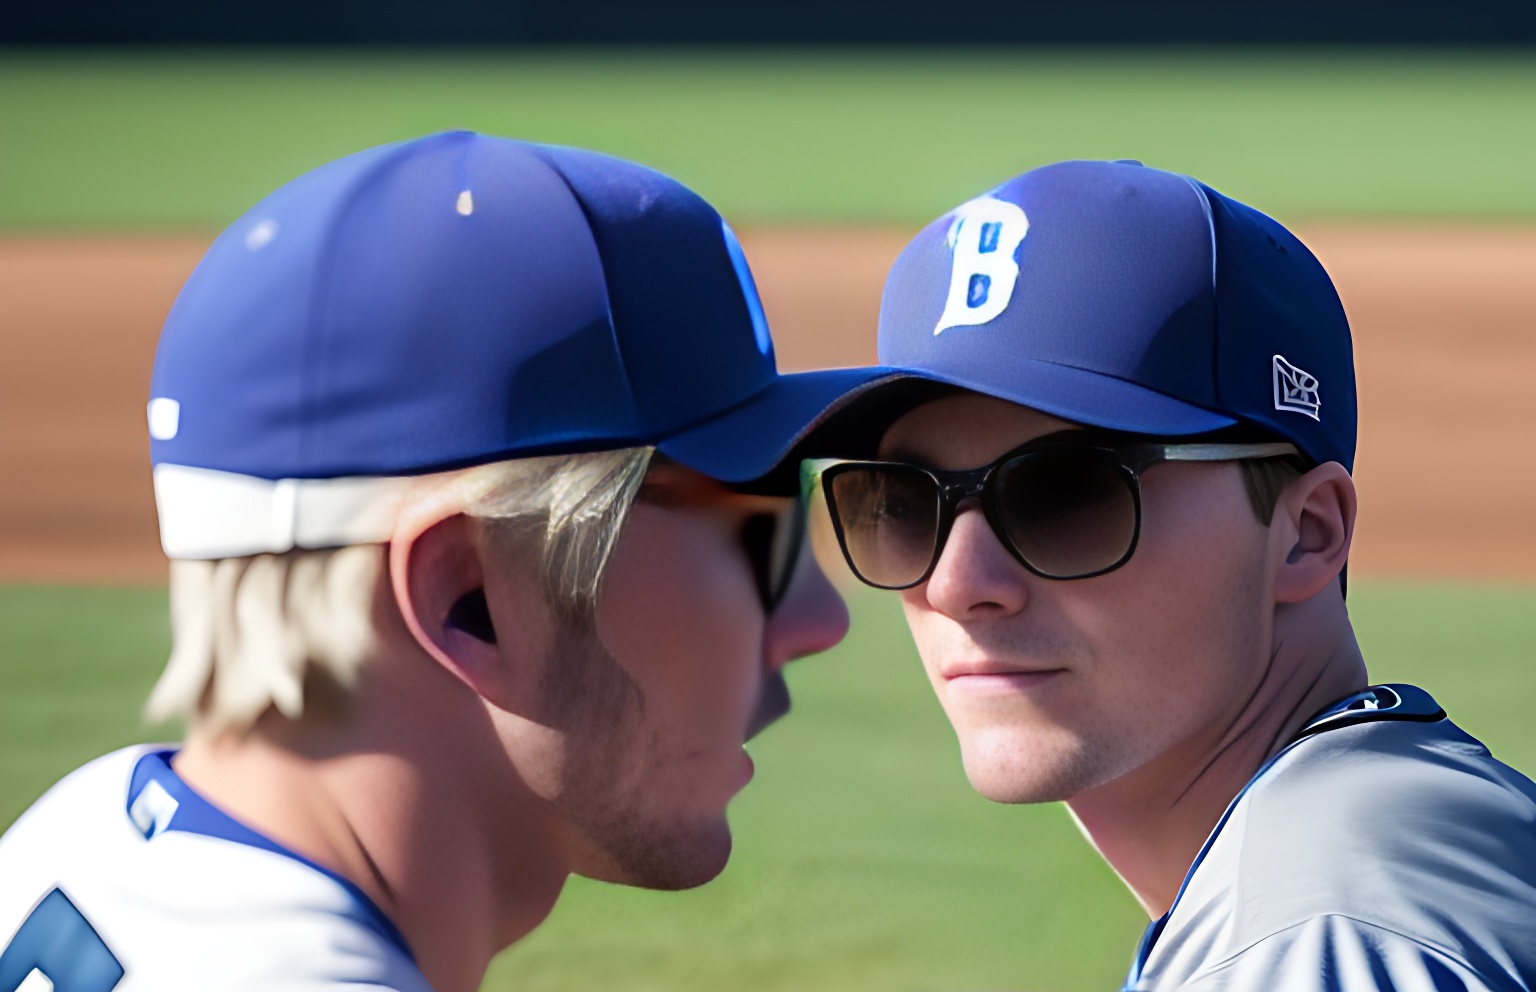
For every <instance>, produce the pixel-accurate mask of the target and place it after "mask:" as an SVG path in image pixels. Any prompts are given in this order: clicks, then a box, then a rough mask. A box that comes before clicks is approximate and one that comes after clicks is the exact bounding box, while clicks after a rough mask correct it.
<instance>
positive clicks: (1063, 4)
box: [0, 0, 1536, 45]
mask: <svg viewBox="0 0 1536 992" xmlns="http://www.w3.org/2000/svg"><path fill="white" fill-rule="evenodd" d="M1075 42H1082V43H1096V44H1103V43H1137V42H1147V43H1158V44H1169V43H1174V44H1178V43H1194V44H1207V43H1209V44H1231V43H1239V44H1241V43H1266V44H1295V43H1324V44H1326V43H1338V44H1351V45H1359V44H1407V45H1432V44H1446V43H1449V44H1461V45H1529V44H1533V43H1536V3H1533V2H1531V0H1463V2H1443V0H1354V2H1328V0H1293V2H1288V3H1283V2H1282V3H1276V2H1250V0H1172V2H1162V3H1158V2H1149V0H1082V2H1067V0H1060V2H1054V3H1021V2H1012V3H1009V2H1001V0H979V2H977V0H973V2H970V3H948V2H933V0H928V2H918V0H891V2H873V0H821V2H816V0H782V2H777V3H767V2H729V0H661V2H653V3H643V2H626V0H500V2H497V0H271V2H265V3H253V2H249V0H247V2H232V3H218V2H212V3H210V2H207V0H146V2H139V3H134V2H121V0H80V2H67V0H63V2H61V0H51V2H50V0H11V2H7V3H5V4H3V5H0V44H42V45H70V44H106V45H120V44H147V45H176V44H199V45H202V44H235V45H240V44H255V45H267V44H326V45H335V44H357V45H410V44H422V43H426V44H463V45H492V44H494V45H505V44H541V43H555V44H593V43H596V44H626V43H636V44H657V43H661V44H691V43H699V44H721V43H770V44H811V45H814V44H842V45H846V44H850V43H854V44H856V43H876V44H889V43H894V44H922V43H954V44H960V43H965V44H1012V43H1034V44H1039V43H1075Z"/></svg>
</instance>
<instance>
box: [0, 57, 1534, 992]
mask: <svg viewBox="0 0 1536 992" xmlns="http://www.w3.org/2000/svg"><path fill="white" fill-rule="evenodd" d="M1531 120H1536V63H1533V61H1532V60H1531V59H1530V58H1529V57H1527V56H1517V55H1502V54H1497V53H1487V52H1483V53H1479V54H1476V55H1457V54H1443V53H1410V54H1403V53H1398V54H1383V53H1374V54H1362V53H1352V52H1331V53H1326V54H1318V53H1295V52H1278V51H1256V52H1240V53H1211V52H1201V53H1196V52H1159V53H1141V54H1128V53H1125V52H1118V53H1115V52H1072V53H1054V54H1052V53H1043V52H1030V51H1001V50H999V51H973V52H959V51H952V52H945V53H941V54H931V53H883V54H875V53H829V52H820V53H783V52H760V51H743V52H736V53H729V54H712V55H711V54H699V53H682V52H660V53H658V52H652V53H644V54H628V55H615V54H611V53H608V54H605V53H587V52H569V53H565V54H561V55H538V56H535V55H530V54H526V53H497V52H488V51H487V52H467V53H458V54H453V55H448V54H442V55H433V56H422V55H405V54H373V55H356V54H354V55H347V56H339V55H335V54H331V53H323V52H313V51H295V52H285V53H242V54H238V55H236V54H231V53H228V52H217V53H202V54H191V55H189V54H176V55H169V54H161V55H135V56H131V57H130V56H126V55H108V54H96V55H92V56H82V55H73V54H71V55H66V54H43V55H33V54H27V55H23V54H21V53H16V52H6V53H0V134H3V135H4V138H3V140H0V828H3V826H4V825H6V824H9V823H10V822H11V820H12V819H14V817H15V816H16V815H18V814H19V813H20V812H21V811H22V810H23V809H24V808H25V807H26V806H27V805H28V804H29V803H30V802H31V801H32V800H33V799H35V798H36V796H37V795H38V794H39V793H40V792H41V791H42V790H43V789H45V788H46V787H47V786H48V784H49V783H50V782H52V781H53V780H54V779H56V778H57V777H58V776H60V775H61V774H63V773H64V772H66V771H68V770H69V769H70V768H72V767H74V766H75V765H78V764H79V763H81V762H82V761H84V760H87V759H88V758H90V757H92V756H94V755H97V754H99V753H102V752H103V751H105V750H108V749H110V748H113V747H115V746H119V745H121V744H124V743H128V742H130V741H135V740H146V739H155V738H165V737H170V736H174V735H175V734H176V732H177V731H176V728H174V727H145V726H143V725H142V724H141V723H140V721H139V718H138V707H139V704H140V702H141V701H142V699H143V697H144V694H145V693H146V692H147V690H148V687H149V686H150V685H151V684H152V682H153V680H154V678H155V675H156V673H157V670H158V667H159V666H160V665H161V663H162V662H163V660H164V658H165V656H166V651H167V648H168V630H167V624H166V620H165V593H164V590H163V587H162V585H163V581H164V563H163V559H161V558H160V557H159V553H158V548H157V544H156V537H155V525H154V514H153V504H152V501H151V496H150V489H149V473H148V466H147V445H146V443H145V440H144V428H143V419H142V418H143V403H144V400H145V399H146V390H147V384H148V375H149V367H150V362H151V360H152V357H153V348H154V341H155V337H156V334H157V332H158V327H159V323H160V321H161V320H163V318H164V315H165V312H166V309H167V308H168V307H169V306H170V303H171V301H172V299H173V298H174V295H175V292H176V289H177V287H178V286H179V285H180V282H181V281H182V280H183V279H184V278H185V277H186V275H187V273H188V272H190V270H191V268H192V266H193V265H195V263H196V261H197V258H198V256H199V254H200V253H201V251H202V250H203V248H204V247H206V245H207V243H208V241H209V240H210V239H211V237H212V236H213V234H215V233H216V232H217V231H218V230H219V229H220V228H221V227H222V226H223V225H225V224H227V223H229V222H230V221H232V220H233V219H234V218H235V217H237V216H238V215H239V214H240V213H242V212H243V211H244V209H245V208H246V207H248V206H249V205H250V204H251V203H253V202H254V201H255V200H256V199H258V198H259V197H260V196H261V195H262V194H264V193H265V192H267V191H269V190H270V189H271V188H273V187H275V186H276V185H278V184H280V183H281V182H283V181H285V180H286V179H288V178H291V177H292V176H294V175H296V174H298V173H299V172H302V171H304V170H305V169H307V168H309V167H311V166H313V165H315V164H318V163H320V162H322V161H325V160H327V159H329V158H333V157H336V156H338V155H341V154H344V153H346V152H348V151H352V150H355V149H357V148H361V147H365V146H367V145H370V144H376V143H379V142H383V141H388V140H394V139H397V138H402V137H407V136H410V135H414V134H419V133H423V132H428V131H433V130H439V129H444V128H453V127H471V128H475V129H478V130H483V131H487V132H491V133H499V134H507V135H514V136H519V137H527V138H533V139H537V140H545V141H553V142H559V143H567V144H577V145H584V146H588V147H594V148H599V149H602V150H605V151H609V152H613V153H615V154H619V155H624V156H626V157H632V158H636V159H639V160H641V161H644V162H647V163H649V164H652V165H656V166H658V167H660V168H662V169H664V170H666V171H668V172H670V173H672V174H673V175H676V176H677V177H679V178H681V179H683V180H684V181H685V182H687V183H689V184H690V185H692V186H693V187H694V188H696V189H698V190H699V191H700V192H702V193H704V194H705V195H706V196H708V197H709V198H710V199H711V200H713V201H714V202H715V203H716V204H717V205H719V206H720V207H721V209H722V211H723V212H724V213H725V214H726V215H727V216H728V217H729V218H730V219H731V220H732V221H733V223H735V224H736V226H737V227H738V228H739V229H740V230H741V232H742V237H743V242H744V244H745V247H746V250H747V254H748V256H749V258H750V259H751V261H752V264H753V266H754V269H755V270H756V271H757V273H758V280H759V283H760V285H761V288H762V292H763V296H764V301H765V306H766V309H767V311H768V315H769V319H770V322H771V323H772V324H773V328H774V335H775V338H776V340H777V342H778V351H779V357H780V364H781V367H785V368H797V369H798V368H810V367H819V366H828V365H841V364H856V363H862V362H867V361H870V360H872V359H873V341H874V324H875V314H876V310H877V306H878V297H879V290H880V284H881V281H882V279H883V275H884V271H885V268H886V266H887V265H888V264H889V263H890V261H891V260H892V259H893V258H894V257H895V255H896V253H897V252H898V251H899V250H900V248H901V246H902V244H903V243H904V242H905V240H906V239H907V238H908V237H910V236H911V234H912V233H913V232H914V231H915V230H916V229H917V227H918V226H920V225H921V224H922V223H924V222H925V221H926V220H928V219H930V218H931V217H932V216H935V215H937V214H938V213H940V212H941V211H943V210H944V209H946V208H948V207H950V206H953V205H954V204H956V203H958V202H960V201H961V200H963V199H966V198H968V197H970V196H973V195H975V194H977V193H979V192H980V191H982V190H983V189H985V188H987V187H988V186H989V185H992V184H994V183H997V182H999V181H1001V180H1003V179H1005V178H1007V177H1009V176H1010V175H1012V174H1014V173H1017V172H1019V171H1022V170H1023V169H1026V168H1028V167H1030V166H1033V165H1036V164H1041V163H1044V162H1048V161H1052V160H1055V159H1060V158H1069V157H1111V158H1125V157H1131V158H1137V159H1141V160H1143V161H1146V162H1147V163H1148V164H1150V165H1157V166H1161V167H1166V168H1172V169H1175V170H1179V171H1185V172H1188V173H1191V174H1193V175H1196V176H1198V177H1199V178H1201V179H1203V180H1205V181H1207V182H1209V183H1210V184H1211V185H1213V186H1215V187H1216V188H1218V189H1220V190H1222V191H1223V192H1226V193H1229V194H1231V195H1233V196H1236V197H1238V198H1240V199H1243V200H1245V201H1248V202H1251V203H1253V204H1255V205H1257V206H1259V207H1261V208H1263V209H1265V210H1267V211H1268V212H1270V213H1272V214H1274V215H1276V216H1277V217H1279V218H1280V219H1281V220H1282V221H1284V222H1286V223H1287V224H1288V225H1289V226H1291V227H1292V228H1293V229H1294V230H1296V231H1297V233H1298V234H1299V235H1300V236H1301V237H1302V239H1303V240H1304V241H1306V242H1307V243H1308V244H1309V245H1311V246H1312V248H1313V249H1314V250H1315V251H1316V252H1317V254H1318V255H1319V256H1320V257H1321V258H1322V260H1323V262H1324V263H1325V264H1326V265H1327V266H1328V268H1329V269H1330V271H1331V272H1332V273H1333V275H1334V277H1335V279H1336V281H1337V282H1338V284H1339V287H1340V291H1341V294H1342V295H1343V298H1344V302H1345V305H1346V308H1347V309H1348V311H1349V313H1350V317H1351V322H1352V325H1353V327H1354V330H1355V335H1356V341H1355V343H1356V358H1357V363H1358V366H1359V383H1360V397H1361V429H1360V446H1361V450H1360V457H1359V466H1358V473H1357V478H1358V482H1359V486H1360V490H1361V496H1362V519H1361V522H1360V528H1359V533H1358V539H1357V545H1356V548H1357V550H1356V552H1355V554H1354V555H1353V557H1352V565H1351V590H1350V600H1351V604H1352V613H1353V614H1354V616H1355V619H1356V624H1357V629H1358V630H1359V632H1360V636H1361V640H1362V643H1363V646H1364V648H1365V651H1366V655H1367V659H1368V661H1370V663H1371V665H1372V676H1373V677H1374V678H1376V679H1377V680H1379V681H1413V682H1416V683H1418V684H1420V685H1423V686H1425V687H1426V688H1428V689H1430V690H1431V691H1432V692H1434V693H1435V694H1436V695H1437V696H1438V697H1439V698H1440V700H1441V701H1442V702H1443V703H1444V704H1445V706H1446V708H1447V709H1448V710H1449V711H1450V713H1451V714H1452V716H1453V717H1455V718H1456V719H1457V720H1458V722H1459V723H1461V725H1462V726H1464V727H1466V728H1467V729H1468V730H1469V731H1471V732H1472V733H1473V734H1475V735H1477V736H1479V737H1481V738H1482V739H1483V740H1485V741H1486V742H1487V743H1488V744H1489V745H1490V746H1491V748H1492V749H1493V751H1494V753H1495V754H1496V755H1498V756H1500V757H1501V758H1503V759H1504V760H1506V761H1508V762H1510V763H1511V764H1513V765H1515V766H1516V767H1517V768H1520V769H1522V770H1524V771H1526V772H1527V773H1531V772H1536V722H1533V721H1532V720H1531V719H1530V717H1529V711H1530V709H1531V707H1532V705H1533V704H1536V652H1533V649H1532V647H1531V645H1532V644H1533V643H1536V513H1533V512H1532V509H1531V508H1532V507H1533V506H1536V457H1533V455H1536V444H1533V442H1532V440H1531V437H1532V435H1533V433H1536V385H1533V383H1536V184H1533V183H1532V182H1531V181H1530V177H1531V176H1532V175H1536V132H1533V130H1532V129H1531V128H1530V126H1529V124H1528V122H1529V121H1531ZM1324 389H1326V384H1324ZM849 595H850V602H851V605H852V607H853V613H854V626H853V633H852V634H851V636H850V637H849V639H848V640H847V641H846V642H845V643H844V644H843V645H842V646H840V647H839V648H837V649H836V650H834V651H833V652H831V653H830V654H828V655H826V656H824V657H822V658H818V659H811V660H807V661H804V662H801V663H799V664H797V665H796V666H795V667H794V668H793V669H792V672H791V678H790V681H791V686H792V689H793V690H794V693H795V697H796V712H795V713H794V714H793V715H792V717H791V718H790V719H789V720H788V721H786V722H785V723H784V724H782V725H780V726H778V727H775V728H774V729H772V730H771V731H769V732H768V733H767V734H766V735H764V737H763V738H762V739H760V740H759V741H758V742H756V743H754V745H753V753H754V757H755V758H756V760H757V764H758V775H757V780H756V781H755V782H754V783H753V785H752V786H751V787H750V788H749V789H748V790H747V791H746V792H745V793H744V794H743V795H742V797H741V798H740V799H738V800H737V802H736V803H735V804H734V805H733V806H732V817H733V823H734V824H735V826H736V834H737V853H736V855H735V856H734V858H733V861H732V864H731V867H730V868H729V869H728V870H727V871H726V873H725V874H724V875H723V876H722V877H721V878H720V879H719V880H718V881H716V882H714V883H712V884H711V885H709V886H707V887H706V888H704V889H701V890H699V891H696V892H691V893H684V894H657V893H647V892H638V891H632V890H624V889H618V888H612V887H605V886H600V885H596V884H590V883H584V882H581V881H579V880H578V881H577V882H574V883H573V884H572V885H571V886H570V888H569V889H568V890H567V893H566V895H565V896H564V898H563V899H562V901H561V903H560V905H559V906H558V907H557V909H556V911H555V913H554V916H553V917H552V919H551V921H550V923H549V924H548V925H547V926H545V927H544V928H542V929H541V930H539V931H538V932H536V933H535V934H534V936H532V937H531V938H529V939H528V940H526V941H524V942H523V943H521V944H519V945H518V946H517V947H515V948H514V949H512V950H511V951H509V952H507V953H506V954H504V955H503V956H502V957H501V958H500V959H498V961H497V962H496V964H495V966H494V967H493V969H492V971H491V974H490V975H489V976H488V978H487V981H486V985H485V988H486V989H488V990H499V989H508V990H510V989H523V990H551V992H553V990H577V989H595V988H612V989H635V990H649V989H658V990H659V989H669V990H692V989H699V990H704V989H710V990H717V989H753V990H757V989H763V990H767V989H786V990H787V989H796V990H802V989H828V990H834V989H835V990H863V989H869V990H897V989H901V990H906V989H911V990H925V989H932V990H941V989H943V990H981V989H1002V988H1010V989H1041V990H1044V989H1051V990H1084V992H1092V990H1103V989H1109V988H1113V987H1116V986H1117V984H1118V981H1119V978H1120V976H1121V974H1122V973H1123V970H1124V967H1125V964H1126V963H1127V961H1128V959H1129V956H1130V954H1131V951H1132V949H1133V946H1134V943H1135V939H1136V936H1137V935H1138V933H1139V931H1140V928H1141V926H1142V925H1143V923H1144V922H1145V919H1144V917H1143V916H1142V915H1141V914H1140V911H1139V910H1138V908H1137V907H1136V905H1135V904H1134V903H1133V901H1132V900H1131V899H1130V897H1129V896H1128V895H1127V894H1126V893H1125V892H1124V891H1123V889H1122V888H1121V886H1120V885H1119V883H1118V881H1117V880H1116V879H1115V878H1114V876H1113V875H1112V874H1111V873H1110V871H1109V870H1108V869H1107V868H1106V867H1104V866H1103V865H1102V864H1101V863H1100V862H1099V860H1098V858H1097V856H1096V855H1094V853H1093V852H1092V850H1091V849H1090V848H1089V847H1088V846H1087V844H1085V843H1084V842H1083V841H1082V839H1081V838H1080V837H1079V836H1078V835H1077V833H1076V831H1075V829H1074V828H1073V826H1072V824H1071V822H1070V820H1069V818H1068V817H1067V815H1066V813H1065V812H1064V811H1063V810H1062V809H1060V808H1057V807H1002V806H995V805H992V804H989V803H987V802H986V801H984V800H982V799H980V798H979V797H977V796H975V795H974V794H973V793H972V792H971V791H970V790H969V788H968V786H967V785H966V783H965V780H964V777H963V775H962V774H961V772H960V768H959V761H958V752H957V748H956V746H955V744H954V741H953V738H952V736H951V735H950V732H949V729H948V727H947V724H946V723H945V721H944V719H943V716H942V714H941V713H940V711H939V709H938V707H937V706H936V705H935V704H934V702H933V701H932V699H931V698H930V694H929V691H928V689H927V686H926V683H925V682H924V680H923V678H922V674H921V671H920V669H919V666H918V663H917V660H916V657H915V654H914V651H913V648H912V646H911V642H910V640H909V638H908V636H907V634H906V631H905V628H904V625H903V623H902V621H901V618H900V615H899V611H898V610H897V609H896V608H895V604H894V602H893V601H892V600H890V599H889V598H887V597H882V596H878V595H874V594H870V593H868V592H865V591H862V590H857V589H850V592H849Z"/></svg>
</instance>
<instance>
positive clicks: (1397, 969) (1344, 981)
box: [1178, 916, 1530, 992]
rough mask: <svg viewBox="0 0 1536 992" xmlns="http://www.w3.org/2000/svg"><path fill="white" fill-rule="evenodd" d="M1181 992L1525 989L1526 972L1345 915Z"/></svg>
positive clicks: (1251, 952) (1293, 932) (1251, 950)
mask: <svg viewBox="0 0 1536 992" xmlns="http://www.w3.org/2000/svg"><path fill="white" fill-rule="evenodd" d="M1178 987H1179V989H1181V990H1182V992H1227V990H1232V992H1239V990H1241V992H1247V990H1250V989H1261V988H1267V989H1283V990H1285V992H1344V990H1347V992H1367V990H1377V989H1379V990H1383V992H1387V990H1396V989H1423V990H1434V992H1453V990H1454V992H1484V990H1488V992H1493V990H1497V992H1526V990H1528V989H1529V988H1530V986H1529V983H1528V982H1527V981H1526V980H1525V979H1524V978H1522V977H1520V976H1512V975H1509V974H1492V975H1490V974H1487V973H1483V972H1480V971H1478V970H1476V969H1474V968H1472V967H1471V966H1469V965H1468V964H1467V963H1466V962H1465V961H1462V960H1460V959H1459V958H1458V957H1456V956H1454V955H1449V954H1446V953H1444V952H1443V951H1441V950H1439V949H1437V948H1435V947H1433V946H1431V945H1428V944H1425V943H1422V942H1420V941H1418V940H1414V939H1413V938H1411V937H1405V936H1404V935H1402V934H1399V933H1395V932H1393V931H1391V930H1388V929H1386V928H1383V927H1380V926H1377V925H1374V924H1370V923H1364V922H1362V921H1359V920H1354V919H1350V918H1348V917H1343V916H1314V917H1312V918H1311V919H1309V920H1306V921H1304V922H1301V923H1298V924H1296V925H1295V926H1292V927H1288V928H1287V929H1285V930H1282V931H1280V932H1278V933H1274V934H1271V935H1269V936H1268V937H1266V938H1265V939H1263V940H1261V941H1259V942H1258V943H1256V944H1253V945H1250V946H1248V947H1245V948H1243V949H1242V950H1241V951H1239V952H1237V953H1235V954H1233V955H1231V956H1229V957H1227V958H1225V959H1223V960H1220V961H1215V962H1212V963H1210V964H1208V965H1206V966H1205V967H1203V968H1201V969H1200V970H1199V972H1197V973H1196V974H1194V975H1191V976H1189V977H1188V978H1187V979H1184V980H1183V981H1181V982H1180V983H1179V985H1178Z"/></svg>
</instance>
